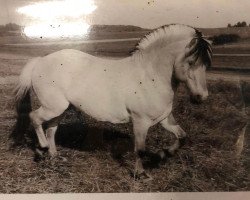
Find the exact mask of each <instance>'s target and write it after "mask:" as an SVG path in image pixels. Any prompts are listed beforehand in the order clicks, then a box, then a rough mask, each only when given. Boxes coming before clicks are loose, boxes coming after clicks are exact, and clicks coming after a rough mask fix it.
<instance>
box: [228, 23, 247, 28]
mask: <svg viewBox="0 0 250 200" xmlns="http://www.w3.org/2000/svg"><path fill="white" fill-rule="evenodd" d="M249 25H250V24H249ZM227 27H228V28H231V27H232V25H231V24H230V23H229V24H228V25H227Z"/></svg>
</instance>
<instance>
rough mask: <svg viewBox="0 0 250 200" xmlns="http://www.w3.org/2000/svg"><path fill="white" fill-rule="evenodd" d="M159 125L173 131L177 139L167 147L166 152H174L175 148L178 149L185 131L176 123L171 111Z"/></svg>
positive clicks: (184, 136)
mask: <svg viewBox="0 0 250 200" xmlns="http://www.w3.org/2000/svg"><path fill="white" fill-rule="evenodd" d="M160 123H161V125H162V126H163V127H164V128H165V129H166V130H168V131H170V132H172V133H174V135H175V136H176V138H177V140H176V141H175V143H174V144H173V145H172V146H170V147H169V149H168V152H169V153H170V154H174V153H175V151H176V150H177V149H179V147H180V145H181V142H182V141H184V139H185V138H186V135H187V134H186V132H185V131H184V130H183V129H182V128H181V127H180V126H179V125H178V124H177V123H176V121H175V119H174V117H173V114H172V113H171V114H170V115H169V116H168V117H167V118H165V119H164V120H162V121H161V122H160Z"/></svg>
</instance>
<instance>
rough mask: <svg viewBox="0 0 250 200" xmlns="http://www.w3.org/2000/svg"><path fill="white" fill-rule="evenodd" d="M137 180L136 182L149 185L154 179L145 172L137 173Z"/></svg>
mask: <svg viewBox="0 0 250 200" xmlns="http://www.w3.org/2000/svg"><path fill="white" fill-rule="evenodd" d="M135 179H136V180H141V181H142V182H144V183H147V182H149V181H152V180H153V178H152V176H150V175H149V174H148V173H146V172H145V171H143V172H141V173H136V174H135Z"/></svg>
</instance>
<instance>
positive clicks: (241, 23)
mask: <svg viewBox="0 0 250 200" xmlns="http://www.w3.org/2000/svg"><path fill="white" fill-rule="evenodd" d="M246 26H247V23H246V22H245V21H243V22H237V24H235V25H234V27H246Z"/></svg>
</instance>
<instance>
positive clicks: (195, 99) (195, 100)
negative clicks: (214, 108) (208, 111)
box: [190, 95, 203, 104]
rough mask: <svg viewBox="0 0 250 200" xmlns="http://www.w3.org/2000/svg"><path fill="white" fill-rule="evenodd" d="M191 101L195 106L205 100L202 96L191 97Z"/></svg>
mask: <svg viewBox="0 0 250 200" xmlns="http://www.w3.org/2000/svg"><path fill="white" fill-rule="evenodd" d="M190 101H191V103H193V104H201V103H202V101H203V100H202V96H201V95H190Z"/></svg>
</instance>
